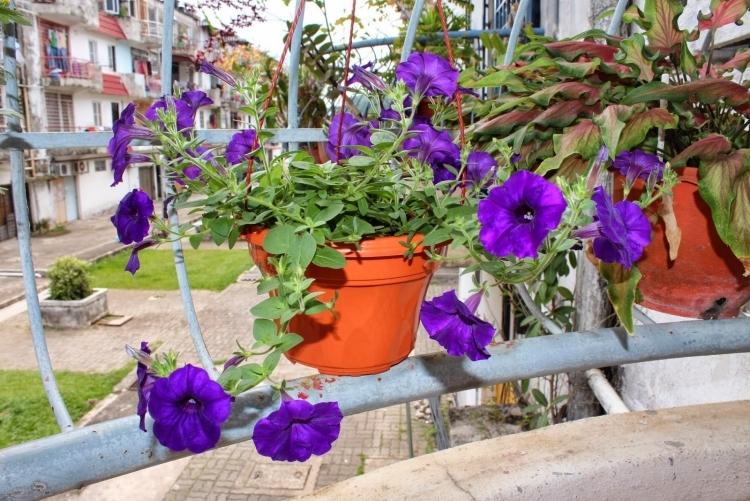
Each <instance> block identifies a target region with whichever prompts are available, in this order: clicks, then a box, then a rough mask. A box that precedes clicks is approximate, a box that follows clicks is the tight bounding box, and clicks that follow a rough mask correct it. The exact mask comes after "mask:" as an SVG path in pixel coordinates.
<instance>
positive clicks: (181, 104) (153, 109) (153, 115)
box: [143, 96, 196, 130]
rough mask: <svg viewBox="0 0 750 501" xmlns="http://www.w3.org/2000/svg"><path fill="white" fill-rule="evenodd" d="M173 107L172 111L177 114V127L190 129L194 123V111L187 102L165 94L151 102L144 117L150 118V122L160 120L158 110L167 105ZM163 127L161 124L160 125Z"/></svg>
mask: <svg viewBox="0 0 750 501" xmlns="http://www.w3.org/2000/svg"><path fill="white" fill-rule="evenodd" d="M168 103H169V106H172V107H174V111H175V113H176V114H177V129H178V130H186V129H191V128H192V127H193V125H194V124H195V111H196V110H194V109H193V108H192V107H191V106H190V104H189V103H188V102H186V101H183V100H182V99H175V98H173V97H172V96H165V97H163V98H161V99H158V100H156V101H154V102H153V103H151V106H149V107H148V109H147V110H146V113H144V114H143V116H144V117H146V118H147V119H149V120H151V121H152V122H160V121H161V119H160V118H159V113H158V110H166V109H167V105H168ZM162 127H163V125H162Z"/></svg>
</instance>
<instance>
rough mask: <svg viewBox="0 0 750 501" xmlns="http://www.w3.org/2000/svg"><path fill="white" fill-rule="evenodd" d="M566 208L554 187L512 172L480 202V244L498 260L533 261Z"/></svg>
mask: <svg viewBox="0 0 750 501" xmlns="http://www.w3.org/2000/svg"><path fill="white" fill-rule="evenodd" d="M566 206H567V204H566V203H565V198H564V197H563V194H562V191H560V188H558V187H557V186H555V185H554V184H553V183H551V182H549V181H547V180H546V179H544V178H543V177H542V176H539V175H537V174H533V173H531V172H528V171H518V172H514V173H513V174H511V176H510V177H509V178H508V180H507V181H505V183H503V185H502V186H498V187H496V188H493V189H492V190H490V192H489V195H488V196H487V198H485V199H484V200H482V201H481V202H479V208H478V210H477V216H478V218H479V222H480V223H481V224H482V229H481V230H480V232H479V241H480V242H481V243H482V245H483V246H484V248H485V249H486V250H487V252H489V253H490V254H493V255H495V256H498V257H506V256H516V257H517V258H527V257H530V258H536V257H537V252H538V251H539V247H541V245H542V243H543V242H544V239H545V238H547V235H549V233H550V232H551V231H552V230H554V229H555V228H557V226H558V225H559V224H560V220H561V219H562V215H563V212H565V207H566Z"/></svg>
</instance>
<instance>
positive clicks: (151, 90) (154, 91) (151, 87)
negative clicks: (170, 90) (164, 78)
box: [146, 76, 162, 98]
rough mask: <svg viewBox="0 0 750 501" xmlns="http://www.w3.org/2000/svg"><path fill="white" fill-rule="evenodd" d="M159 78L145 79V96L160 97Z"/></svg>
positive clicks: (148, 77) (150, 77)
mask: <svg viewBox="0 0 750 501" xmlns="http://www.w3.org/2000/svg"><path fill="white" fill-rule="evenodd" d="M161 94H162V93H161V78H159V77H158V76H147V77H146V96H147V97H149V98H151V97H161Z"/></svg>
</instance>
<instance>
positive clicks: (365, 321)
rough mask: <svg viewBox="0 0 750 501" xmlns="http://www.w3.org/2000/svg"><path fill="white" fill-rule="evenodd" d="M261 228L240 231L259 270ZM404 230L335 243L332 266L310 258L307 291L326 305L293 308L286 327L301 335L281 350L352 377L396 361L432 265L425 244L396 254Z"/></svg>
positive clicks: (264, 263)
mask: <svg viewBox="0 0 750 501" xmlns="http://www.w3.org/2000/svg"><path fill="white" fill-rule="evenodd" d="M267 232H268V230H260V231H253V232H249V233H247V234H246V235H245V238H246V239H247V241H248V243H249V246H250V254H251V255H252V257H253V260H254V261H255V263H256V264H257V265H258V266H259V267H260V269H261V271H262V272H263V273H264V274H265V275H272V274H274V270H273V268H272V267H271V266H270V265H269V263H268V254H267V253H266V252H265V250H264V249H263V247H262V244H263V239H264V238H265V236H266V234H267ZM405 241H406V237H405V236H400V237H376V238H372V239H368V240H364V241H363V242H361V245H360V248H359V249H357V248H356V247H355V246H353V245H335V246H333V247H334V248H335V249H336V250H338V251H339V252H341V253H342V254H343V255H344V257H345V258H346V265H345V266H344V268H342V269H339V270H334V269H330V268H321V267H318V266H315V265H311V266H309V267H308V269H307V273H306V274H307V276H308V277H310V278H314V279H315V282H314V283H313V285H312V286H311V287H310V290H311V291H322V292H324V294H323V295H321V296H320V297H319V299H320V300H322V301H329V300H331V299H334V297H336V303H335V307H334V310H333V311H326V312H323V313H318V314H315V315H298V316H296V317H295V318H293V319H292V320H291V321H290V324H289V329H290V331H291V332H294V333H297V334H299V335H301V336H302V337H303V338H304V341H303V342H302V343H300V344H299V345H297V346H296V347H294V348H292V349H291V350H289V351H288V352H287V353H286V357H287V358H288V359H289V360H291V361H292V362H295V363H301V364H303V365H307V366H310V367H315V368H316V369H318V370H319V371H320V372H321V373H322V374H333V375H339V376H359V375H364V374H377V373H380V372H384V371H386V370H388V369H389V368H390V367H392V366H394V365H396V364H397V363H399V362H401V361H402V360H404V359H405V358H406V357H408V356H409V353H410V352H411V350H412V349H413V348H414V342H415V340H416V334H417V328H418V327H419V308H420V306H421V304H422V301H423V300H424V296H425V293H426V292H427V286H428V285H429V282H430V278H431V277H432V274H433V272H434V271H435V269H436V268H437V265H436V263H434V262H430V261H429V258H428V256H427V254H426V252H425V250H424V249H423V248H421V247H418V248H417V249H416V252H415V253H414V256H413V257H412V258H411V259H408V260H407V259H405V258H404V251H405V247H404V246H403V245H401V243H403V242H405Z"/></svg>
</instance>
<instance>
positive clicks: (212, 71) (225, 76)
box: [200, 60, 237, 87]
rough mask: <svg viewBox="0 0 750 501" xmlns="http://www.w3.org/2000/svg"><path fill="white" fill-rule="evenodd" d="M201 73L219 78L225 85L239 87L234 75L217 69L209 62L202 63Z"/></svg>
mask: <svg viewBox="0 0 750 501" xmlns="http://www.w3.org/2000/svg"><path fill="white" fill-rule="evenodd" d="M200 71H201V73H205V74H206V75H212V76H215V77H216V78H218V79H219V80H221V81H223V82H224V83H226V84H228V85H231V86H232V87H237V80H235V79H234V77H233V76H232V75H230V74H229V73H227V72H226V71H224V70H222V69H220V68H217V67H216V66H214V65H213V64H211V63H209V62H208V61H205V60H204V61H201V64H200Z"/></svg>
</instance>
